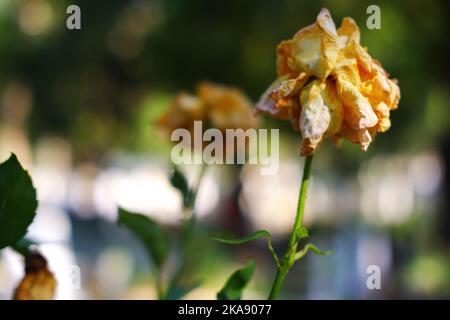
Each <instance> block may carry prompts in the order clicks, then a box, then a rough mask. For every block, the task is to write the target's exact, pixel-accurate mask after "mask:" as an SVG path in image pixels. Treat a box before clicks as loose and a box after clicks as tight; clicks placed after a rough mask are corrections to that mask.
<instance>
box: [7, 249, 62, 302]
mask: <svg viewBox="0 0 450 320" xmlns="http://www.w3.org/2000/svg"><path fill="white" fill-rule="evenodd" d="M55 291H56V280H55V277H54V276H53V273H52V272H50V271H49V270H48V267H47V260H46V259H45V258H44V257H43V256H42V255H41V254H40V253H37V252H31V253H29V254H28V255H27V256H26V258H25V276H24V278H23V279H22V281H20V283H19V285H18V286H17V288H16V290H15V292H14V300H52V299H53V298H54V296H55Z"/></svg>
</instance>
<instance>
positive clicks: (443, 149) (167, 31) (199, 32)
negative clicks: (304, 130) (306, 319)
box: [0, 0, 450, 299]
mask: <svg viewBox="0 0 450 320" xmlns="http://www.w3.org/2000/svg"><path fill="white" fill-rule="evenodd" d="M70 4H77V5H79V6H80V7H81V12H82V30H80V31H69V30H67V28H66V25H65V23H66V18H67V14H66V8H67V6H68V5H70ZM371 4H377V5H379V6H380V8H381V30H369V29H367V27H366V19H367V17H368V14H366V9H367V7H368V6H369V5H371ZM321 7H326V8H328V9H329V10H330V12H331V14H332V15H333V18H334V20H335V22H336V24H337V25H340V22H341V19H342V18H343V17H345V16H351V17H353V18H354V19H355V20H356V21H357V23H358V25H359V26H360V29H361V43H362V45H363V46H367V47H368V48H369V52H370V54H371V55H372V56H373V57H374V58H376V59H378V60H379V61H380V62H381V63H382V64H383V67H384V68H385V69H386V70H388V71H389V73H390V74H391V76H392V77H393V78H397V79H398V80H399V84H400V88H401V93H402V98H401V101H400V105H399V109H398V110H396V111H394V112H393V113H392V115H391V118H392V123H393V125H392V128H391V129H390V131H389V132H388V133H386V134H380V135H378V136H377V138H376V140H375V143H373V144H372V146H371V147H370V148H369V151H368V152H366V153H363V152H361V151H360V150H359V148H358V147H357V146H356V145H352V144H349V143H344V144H343V145H342V147H341V148H339V149H336V148H335V147H334V146H333V145H331V143H329V144H328V143H327V144H325V146H323V147H322V148H321V149H320V152H318V153H317V155H316V157H315V163H314V167H313V178H312V185H311V189H310V193H309V197H308V205H307V210H306V214H305V219H306V221H305V223H306V226H307V227H308V228H309V229H310V234H311V241H312V242H314V243H315V244H316V245H318V246H319V247H321V248H323V249H329V250H333V251H334V253H333V254H332V255H329V256H325V257H323V256H314V255H308V256H307V257H306V258H305V259H304V260H302V261H301V262H300V263H299V264H298V265H296V266H295V267H294V268H293V270H292V273H291V274H289V276H288V279H287V282H286V285H285V287H284V290H283V297H285V298H290V299H299V298H301V299H314V298H331V299H341V298H377V299H389V298H450V212H449V210H450V203H449V201H450V195H449V192H450V179H449V175H448V173H447V174H446V171H447V168H448V167H449V165H450V130H449V129H450V117H449V111H448V110H449V109H448V108H449V106H448V101H449V100H450V91H449V81H450V76H449V73H448V70H450V66H449V61H450V60H449V59H448V57H449V56H450V47H449V41H448V34H449V32H450V28H449V24H450V19H449V17H450V12H449V8H450V4H449V2H448V1H419V0H413V1H406V0H405V1H389V2H387V1H383V2H380V1H368V2H366V1H357V0H342V1H297V0H295V1H293V0H281V1H256V0H252V1H208V0H193V1H183V0H170V1H168V0H167V1H166V0H159V1H158V0H133V1H132V0H129V1H126V0H108V1H90V0H79V1H76V0H2V1H0V161H4V160H5V159H6V158H7V157H8V155H9V153H10V152H14V153H16V154H17V156H18V158H19V160H20V161H21V163H22V164H23V165H24V166H25V167H26V168H27V169H28V170H29V171H30V173H31V175H32V177H33V181H34V184H35V186H36V188H37V190H38V196H39V201H40V205H39V210H38V215H37V218H36V220H35V221H34V223H33V224H32V226H31V228H30V230H29V236H30V237H31V238H33V239H35V240H38V241H39V242H42V243H43V245H42V250H43V252H44V254H45V255H46V256H47V257H48V259H49V262H50V267H51V269H52V270H53V271H54V272H55V274H56V276H57V278H58V281H59V287H58V295H57V298H59V299H99V298H111V299H130V298H136V299H154V298H155V297H156V293H155V289H154V277H153V276H152V274H153V272H152V266H151V264H150V263H149V262H148V257H147V256H146V252H145V250H144V249H143V247H142V246H141V244H140V243H139V242H138V241H137V240H136V239H135V238H134V237H133V235H131V234H129V233H128V232H126V231H125V230H123V229H121V228H120V227H118V226H117V225H116V223H115V220H116V219H117V206H118V205H120V206H123V207H125V208H127V209H129V210H134V211H138V212H143V213H145V214H147V215H149V216H151V217H153V218H154V219H156V220H157V221H159V222H160V223H163V224H165V225H166V226H167V227H168V228H176V225H177V224H178V223H179V221H180V218H181V204H180V203H181V200H180V195H179V194H178V192H177V191H176V190H175V189H174V188H173V187H171V185H170V183H169V181H168V176H169V172H170V168H171V164H170V150H171V145H170V144H169V142H168V141H165V140H164V139H163V138H161V136H160V135H158V134H157V133H156V131H155V128H154V126H153V125H152V121H154V119H155V118H156V117H157V116H159V115H161V114H162V113H163V112H164V110H165V109H166V108H167V106H168V103H169V102H170V100H171V99H172V98H173V96H174V94H176V93H177V92H178V91H179V90H193V88H195V85H196V83H198V82H199V81H202V80H210V81H214V82H218V83H223V84H227V85H233V86H237V87H239V88H241V89H242V90H243V91H245V92H246V93H247V94H248V96H249V97H250V98H251V99H252V100H253V101H256V100H257V99H258V98H259V96H260V94H261V93H262V92H263V91H264V90H265V89H266V87H267V86H268V85H269V84H270V83H271V82H272V81H273V80H274V79H275V47H276V45H277V43H279V42H280V41H281V40H284V39H287V38H289V37H291V36H292V35H293V34H294V33H295V32H296V31H297V30H298V29H300V28H301V27H304V26H306V25H309V24H311V23H313V22H314V20H315V17H316V16H317V13H318V12H319V10H320V8H321ZM263 126H268V127H277V128H280V133H281V155H280V157H281V158H280V161H281V163H280V170H279V173H278V174H276V175H273V176H262V175H261V174H260V171H259V170H258V168H255V166H249V167H248V166H241V167H237V166H216V167H213V168H209V170H208V171H207V174H206V177H205V180H204V181H203V184H202V187H201V189H200V194H199V199H198V206H197V209H198V210H197V211H198V215H199V223H200V226H201V227H200V228H201V232H200V231H199V233H202V234H203V235H204V236H205V237H207V236H208V234H209V233H210V232H220V231H224V230H227V231H228V233H229V234H231V235H235V236H241V235H244V234H246V233H248V232H251V231H254V230H257V229H260V228H265V229H268V230H269V231H271V232H272V233H273V235H274V246H275V249H276V250H277V251H278V252H279V253H280V254H281V253H282V251H283V250H284V248H285V245H286V241H287V239H288V235H289V232H290V226H291V224H292V221H293V219H294V213H295V206H296V201H297V195H298V189H299V184H300V177H301V168H302V159H301V158H300V157H299V155H298V154H299V140H300V137H299V134H298V133H295V132H293V131H292V130H291V128H290V125H289V123H283V122H277V121H275V120H270V119H264V123H263ZM198 169H199V168H198V167H196V166H194V165H193V166H186V167H183V170H184V171H185V172H186V173H187V174H188V176H189V177H190V179H192V180H194V179H195V177H196V175H197V173H198ZM202 243H203V246H204V247H203V249H202V250H201V251H202V259H201V260H199V261H200V263H199V266H198V267H197V268H196V270H195V271H196V275H195V277H198V279H200V280H202V282H201V285H200V286H199V287H198V288H197V289H195V290H194V291H192V292H191V293H190V294H189V295H188V296H187V297H188V298H192V299H197V298H206V299H214V298H215V294H216V292H217V290H219V289H220V288H221V286H222V285H223V283H224V281H225V279H226V278H227V277H228V276H229V274H230V273H231V272H232V271H233V270H234V269H235V268H236V267H238V266H240V265H242V264H244V263H245V262H246V261H247V260H248V258H250V257H253V258H255V259H256V263H257V271H256V275H255V278H254V279H253V281H252V282H251V285H250V287H249V289H248V290H247V291H246V292H245V295H244V298H265V297H266V295H267V293H268V290H269V287H270V285H271V281H272V279H273V276H274V272H275V268H274V265H273V263H272V261H271V257H270V255H269V254H268V253H267V250H266V244H265V242H264V241H263V240H261V241H256V242H253V243H250V244H248V245H245V246H241V247H227V246H224V245H218V244H215V243H212V242H209V241H207V240H204V241H202ZM192 259H196V257H193V258H192ZM173 261H174V262H173V263H174V264H175V263H176V259H174V260H173ZM370 265H378V266H380V268H381V276H382V280H381V290H369V289H367V287H366V279H367V277H368V274H367V273H366V270H367V267H368V266H370ZM22 274H23V265H22V262H21V259H20V257H19V256H18V255H17V254H15V253H14V252H12V251H10V250H3V251H2V252H1V254H0V298H2V299H9V298H10V296H11V293H12V290H13V288H14V286H15V285H16V283H17V282H18V280H19V279H20V277H21V275H22ZM78 276H80V279H81V282H77V281H76V279H78ZM74 279H75V280H74Z"/></svg>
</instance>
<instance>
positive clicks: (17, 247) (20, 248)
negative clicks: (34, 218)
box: [11, 238, 36, 257]
mask: <svg viewBox="0 0 450 320" xmlns="http://www.w3.org/2000/svg"><path fill="white" fill-rule="evenodd" d="M35 245H36V242H34V241H31V240H29V239H27V238H22V239H20V240H19V241H17V242H16V243H15V244H13V245H12V246H11V248H12V249H14V251H16V252H18V253H20V254H21V255H23V256H24V257H26V256H27V255H28V254H29V253H30V248H31V247H32V246H35Z"/></svg>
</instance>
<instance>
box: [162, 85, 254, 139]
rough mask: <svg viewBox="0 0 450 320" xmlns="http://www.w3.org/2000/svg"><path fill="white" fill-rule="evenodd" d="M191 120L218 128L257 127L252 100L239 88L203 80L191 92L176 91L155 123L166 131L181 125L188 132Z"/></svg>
mask: <svg viewBox="0 0 450 320" xmlns="http://www.w3.org/2000/svg"><path fill="white" fill-rule="evenodd" d="M194 121H203V126H204V127H209V128H217V129H220V130H226V129H244V130H246V129H249V128H254V127H256V126H257V118H256V117H255V116H254V115H253V112H252V103H251V102H250V100H249V99H248V98H247V97H246V96H245V95H244V94H243V93H242V92H241V91H240V90H238V89H236V88H230V87H226V86H222V85H216V84H212V83H207V82H204V83H201V84H199V85H198V86H197V88H196V94H195V95H190V94H188V93H184V92H183V93H179V94H178V95H177V97H176V98H175V99H174V101H173V102H172V104H171V105H170V107H169V109H168V111H167V112H166V113H165V114H164V115H163V116H162V117H160V118H159V119H158V120H157V122H156V124H157V126H158V127H159V128H161V129H163V130H164V131H167V132H172V131H173V130H175V129H178V128H184V129H187V130H189V131H191V133H192V130H193V128H194Z"/></svg>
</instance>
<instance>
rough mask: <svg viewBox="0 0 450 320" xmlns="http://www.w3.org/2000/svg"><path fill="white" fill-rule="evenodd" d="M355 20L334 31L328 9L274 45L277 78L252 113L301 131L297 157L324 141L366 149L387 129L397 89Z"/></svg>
mask: <svg viewBox="0 0 450 320" xmlns="http://www.w3.org/2000/svg"><path fill="white" fill-rule="evenodd" d="M359 41H360V32H359V29H358V26H357V25H356V23H355V21H354V20H353V19H351V18H344V19H343V21H342V24H341V26H340V28H338V29H337V30H336V27H335V25H334V22H333V19H332V18H331V15H330V13H329V11H328V10H327V9H322V10H321V11H320V13H319V15H318V17H317V19H316V22H315V23H314V24H312V25H310V26H308V27H305V28H303V29H301V30H300V31H298V32H297V33H296V34H295V35H294V37H293V38H292V39H289V40H286V41H282V42H281V43H280V44H279V45H278V47H277V72H278V79H277V80H275V82H274V83H273V84H272V85H271V86H270V87H269V89H268V90H266V92H264V94H263V95H262V97H261V99H260V101H259V102H258V104H257V105H256V109H257V113H265V114H268V115H270V116H272V117H276V118H280V119H283V120H290V121H291V123H292V125H293V128H294V130H298V131H300V133H301V135H302V137H303V142H302V148H301V154H302V155H310V154H312V153H313V152H314V151H315V150H316V149H317V146H318V145H320V144H321V143H322V142H323V140H324V139H325V138H327V137H330V138H331V139H332V140H333V141H334V142H338V141H339V140H341V139H347V140H349V141H351V142H354V143H358V144H359V145H360V146H361V149H362V150H367V148H368V147H369V145H370V143H371V142H372V141H373V139H374V137H375V134H376V133H377V132H385V131H386V130H388V129H389V127H390V125H391V121H390V119H389V116H390V110H394V109H396V108H397V106H398V102H399V100H400V89H399V87H398V85H397V82H396V80H391V79H389V77H388V74H387V73H386V71H384V69H383V68H382V67H381V65H380V63H379V62H378V61H376V60H373V59H372V57H371V56H370V55H369V53H368V52H367V49H366V48H363V47H362V46H361V45H360V43H359Z"/></svg>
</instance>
